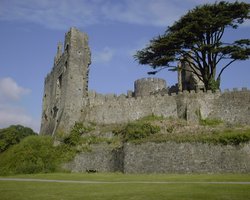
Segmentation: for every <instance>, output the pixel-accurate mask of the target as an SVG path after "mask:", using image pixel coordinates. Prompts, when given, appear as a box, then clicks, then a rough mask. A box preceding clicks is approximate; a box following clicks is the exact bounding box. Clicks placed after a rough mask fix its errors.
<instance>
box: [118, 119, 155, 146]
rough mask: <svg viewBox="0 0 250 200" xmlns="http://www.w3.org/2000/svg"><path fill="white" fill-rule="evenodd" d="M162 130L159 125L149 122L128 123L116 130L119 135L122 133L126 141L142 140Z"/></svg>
mask: <svg viewBox="0 0 250 200" xmlns="http://www.w3.org/2000/svg"><path fill="white" fill-rule="evenodd" d="M159 131H160V127H159V126H155V125H152V124H150V123H148V122H140V121H137V122H132V123H128V124H127V125H126V126H125V127H124V128H122V129H121V130H118V131H116V132H115V133H116V134H117V135H122V138H123V140H124V141H125V142H128V141H134V140H140V139H143V138H146V137H148V136H150V135H152V134H155V133H157V132H159Z"/></svg>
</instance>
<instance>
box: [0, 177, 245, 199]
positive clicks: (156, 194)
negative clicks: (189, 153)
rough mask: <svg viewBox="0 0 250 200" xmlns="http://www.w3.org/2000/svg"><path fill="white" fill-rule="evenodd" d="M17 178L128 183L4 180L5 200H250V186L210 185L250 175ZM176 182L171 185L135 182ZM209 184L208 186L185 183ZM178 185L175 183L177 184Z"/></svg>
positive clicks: (0, 186)
mask: <svg viewBox="0 0 250 200" xmlns="http://www.w3.org/2000/svg"><path fill="white" fill-rule="evenodd" d="M15 177H17V178H20V177H24V178H39V179H53V180H55V179H60V180H85V181H87V180H92V181H111V182H112V181H127V183H119V184H117V183H108V184H98V183H94V184H93V183H92V184H80V183H44V182H15V181H13V182H12V181H11V182H10V181H0V197H1V200H5V199H6V200H7V199H12V200H17V199H18V200H22V199H25V200H26V199H38V200H40V199H64V200H67V199H87V200H92V199H93V200H99V199H100V200H110V199H111V200H112V199H115V200H123V199H124V200H125V199H126V200H130V199H131V200H132V199H136V200H151V199H157V200H161V199H171V200H176V199H187V200H189V199H190V200H191V199H192V200H196V199H197V200H198V199H205V200H214V199H215V200H216V199H218V200H219V199H220V200H236V199H237V200H238V199H241V200H247V199H249V196H250V185H237V184H209V182H214V181H221V182H224V181H230V182H232V181H249V180H250V175H249V174H246V175H231V174H226V175H153V174H151V175H124V174H36V175H28V176H26V175H22V176H21V175H20V176H15ZM135 181H137V182H139V181H151V182H154V181H170V182H171V181H172V183H168V184H153V183H147V184H145V183H133V182H135ZM197 181H202V182H203V181H205V182H208V183H200V184H199V183H183V182H197ZM173 182H174V183H173Z"/></svg>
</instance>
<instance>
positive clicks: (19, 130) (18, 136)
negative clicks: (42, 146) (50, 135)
mask: <svg viewBox="0 0 250 200" xmlns="http://www.w3.org/2000/svg"><path fill="white" fill-rule="evenodd" d="M30 135H36V133H35V132H34V131H33V130H32V129H31V128H28V127H24V126H21V125H12V126H9V127H8V128H4V129H0V153H1V152H3V151H6V150H7V149H8V148H9V147H11V146H12V145H15V144H17V143H19V142H20V141H21V140H22V139H23V138H25V137H27V136H30Z"/></svg>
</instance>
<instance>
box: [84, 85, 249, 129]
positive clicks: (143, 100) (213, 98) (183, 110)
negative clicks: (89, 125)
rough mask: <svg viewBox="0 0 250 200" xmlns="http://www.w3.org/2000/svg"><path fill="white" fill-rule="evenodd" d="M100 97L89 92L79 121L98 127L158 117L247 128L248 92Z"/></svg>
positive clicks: (236, 90)
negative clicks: (214, 121)
mask: <svg viewBox="0 0 250 200" xmlns="http://www.w3.org/2000/svg"><path fill="white" fill-rule="evenodd" d="M130 94H131V93H130V92H129V93H128V94H127V95H124V94H122V95H119V96H116V95H114V94H109V95H102V94H98V93H96V92H94V91H89V93H88V98H85V99H84V107H83V108H84V109H82V116H81V121H89V122H96V123H100V124H112V123H124V122H129V121H133V120H136V119H139V118H141V117H145V116H147V115H151V114H154V115H158V116H164V117H176V118H184V119H186V120H188V121H192V122H195V121H196V122H198V120H200V119H205V118H216V119H221V120H223V121H225V122H229V123H232V124H250V91H249V90H248V89H247V88H242V89H240V90H238V89H234V90H233V91H228V90H226V91H225V92H220V91H217V92H215V93H212V92H211V91H207V92H203V91H197V92H195V91H190V92H189V91H184V92H179V93H178V94H175V93H172V94H168V93H159V94H153V95H146V96H131V95H130Z"/></svg>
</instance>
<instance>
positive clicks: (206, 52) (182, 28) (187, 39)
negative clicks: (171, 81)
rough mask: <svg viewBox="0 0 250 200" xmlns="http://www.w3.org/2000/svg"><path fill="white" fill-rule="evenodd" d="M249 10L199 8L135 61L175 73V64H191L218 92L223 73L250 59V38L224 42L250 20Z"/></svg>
mask: <svg viewBox="0 0 250 200" xmlns="http://www.w3.org/2000/svg"><path fill="white" fill-rule="evenodd" d="M249 9H250V4H248V3H244V2H237V1H236V2H234V3H229V2H225V1H221V2H217V3H214V4H205V5H202V6H197V7H195V8H194V9H193V10H191V11H189V12H188V13H187V14H186V15H184V16H183V17H181V18H180V19H179V20H178V21H176V22H175V23H174V24H173V25H172V26H170V27H168V28H167V30H166V32H165V33H164V34H163V35H160V36H158V37H157V38H154V39H153V40H151V41H150V44H149V45H148V46H147V47H146V48H144V49H142V50H140V51H137V53H136V55H135V59H136V60H138V62H139V63H140V64H147V65H150V66H151V67H152V68H154V69H156V68H157V69H158V71H159V70H161V69H163V68H168V69H169V70H176V69H177V67H176V61H180V60H182V61H184V62H186V63H188V64H189V65H190V68H191V71H192V72H193V73H195V74H196V75H197V76H198V77H199V79H200V80H201V81H202V82H203V83H204V86H205V89H207V90H208V89H217V88H219V83H220V78H221V74H222V73H223V71H224V70H225V69H226V68H228V66H229V65H231V64H232V63H233V62H235V61H237V60H246V59H249V56H250V48H249V46H250V40H249V39H239V40H236V41H231V42H223V41H222V39H223V35H224V32H225V30H226V28H233V29H237V28H238V25H240V24H242V23H244V21H245V20H247V19H249V18H250V15H249ZM156 72H157V71H154V72H150V73H151V74H154V73H156ZM214 87H216V88H214Z"/></svg>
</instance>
